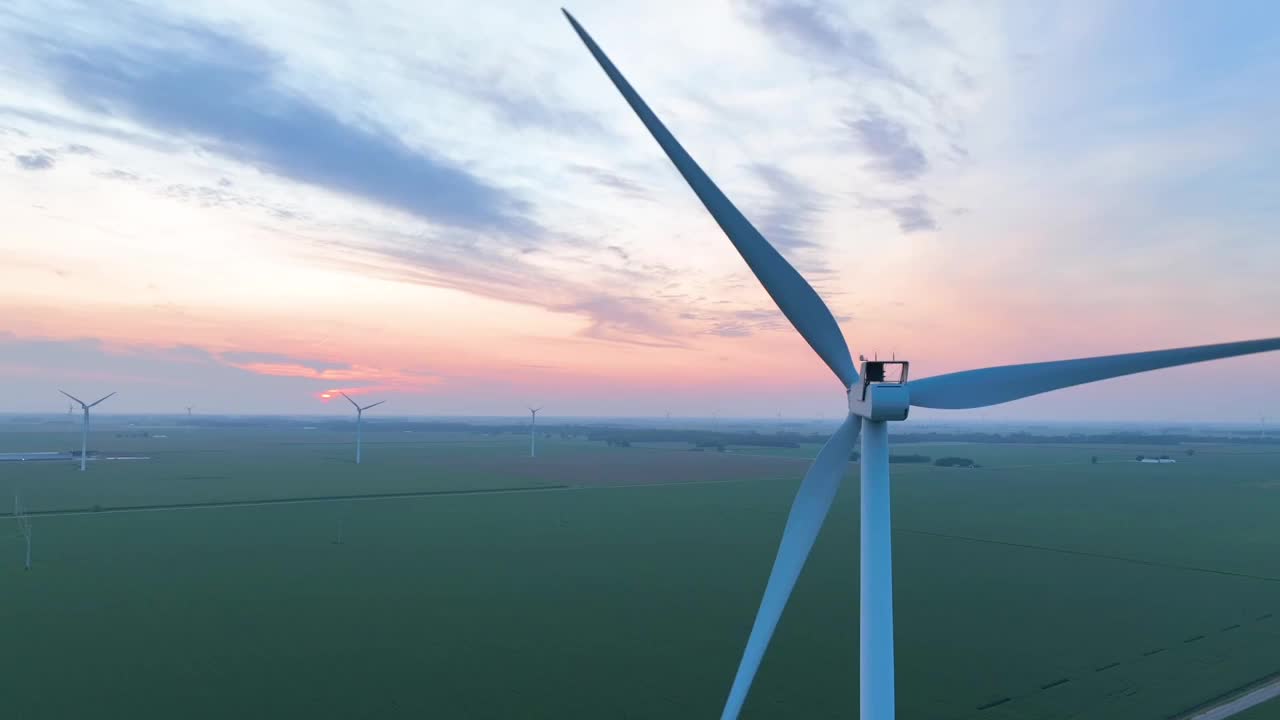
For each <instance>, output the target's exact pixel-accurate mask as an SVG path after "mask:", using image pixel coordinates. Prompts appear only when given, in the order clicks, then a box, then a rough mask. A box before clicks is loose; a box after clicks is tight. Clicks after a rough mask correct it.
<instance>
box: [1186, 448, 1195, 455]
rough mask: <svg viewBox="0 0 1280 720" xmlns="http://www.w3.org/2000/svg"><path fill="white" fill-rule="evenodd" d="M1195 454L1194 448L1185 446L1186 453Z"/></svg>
mask: <svg viewBox="0 0 1280 720" xmlns="http://www.w3.org/2000/svg"><path fill="white" fill-rule="evenodd" d="M1195 454H1196V451H1195V450H1194V449H1192V448H1187V455H1195Z"/></svg>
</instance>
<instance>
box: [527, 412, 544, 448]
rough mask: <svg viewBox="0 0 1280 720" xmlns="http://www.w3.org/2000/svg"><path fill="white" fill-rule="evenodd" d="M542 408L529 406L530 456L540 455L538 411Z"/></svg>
mask: <svg viewBox="0 0 1280 720" xmlns="http://www.w3.org/2000/svg"><path fill="white" fill-rule="evenodd" d="M541 409H542V408H540V407H539V408H529V457H538V411H539V410H541Z"/></svg>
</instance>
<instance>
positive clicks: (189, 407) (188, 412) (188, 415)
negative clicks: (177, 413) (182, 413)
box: [187, 405, 195, 417]
mask: <svg viewBox="0 0 1280 720" xmlns="http://www.w3.org/2000/svg"><path fill="white" fill-rule="evenodd" d="M193 407H195V406H194V405H188V406H187V417H191V409H192V408H193Z"/></svg>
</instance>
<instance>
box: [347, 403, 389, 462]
mask: <svg viewBox="0 0 1280 720" xmlns="http://www.w3.org/2000/svg"><path fill="white" fill-rule="evenodd" d="M341 394H342V397H344V398H346V399H347V402H349V403H351V405H352V406H353V407H355V409H356V464H357V465H359V464H360V435H361V432H360V425H361V423H362V422H363V420H364V411H365V410H368V409H369V408H372V407H377V406H379V405H381V404H382V403H384V402H386V400H379V401H378V402H376V403H374V404H372V405H365V406H364V407H360V406H359V405H358V404H356V401H355V400H352V399H351V396H349V395H347V394H346V393H341Z"/></svg>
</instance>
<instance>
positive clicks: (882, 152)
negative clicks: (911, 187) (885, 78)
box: [845, 107, 929, 181]
mask: <svg viewBox="0 0 1280 720" xmlns="http://www.w3.org/2000/svg"><path fill="white" fill-rule="evenodd" d="M845 125H846V126H847V127H848V128H849V129H850V130H852V131H853V134H854V138H855V139H856V140H857V141H858V143H859V144H860V145H861V146H862V149H863V150H864V151H866V152H867V153H868V154H870V155H871V157H872V167H874V168H875V169H876V170H878V171H880V172H881V173H882V174H884V175H885V176H886V177H888V178H889V179H891V180H899V181H905V180H915V179H917V178H919V177H920V176H921V175H923V174H924V173H925V171H926V170H928V169H929V160H928V158H927V157H925V154H924V150H922V149H921V148H920V146H919V145H918V144H917V143H916V142H915V140H913V139H912V137H911V133H910V131H909V130H908V129H907V126H906V125H904V124H902V123H901V122H898V121H897V120H894V119H893V118H890V117H888V116H886V115H885V114H884V113H883V112H881V111H880V110H879V109H878V108H874V107H872V108H869V109H867V110H866V111H864V112H863V113H862V114H861V115H860V116H858V117H856V118H853V119H850V120H846V121H845Z"/></svg>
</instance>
